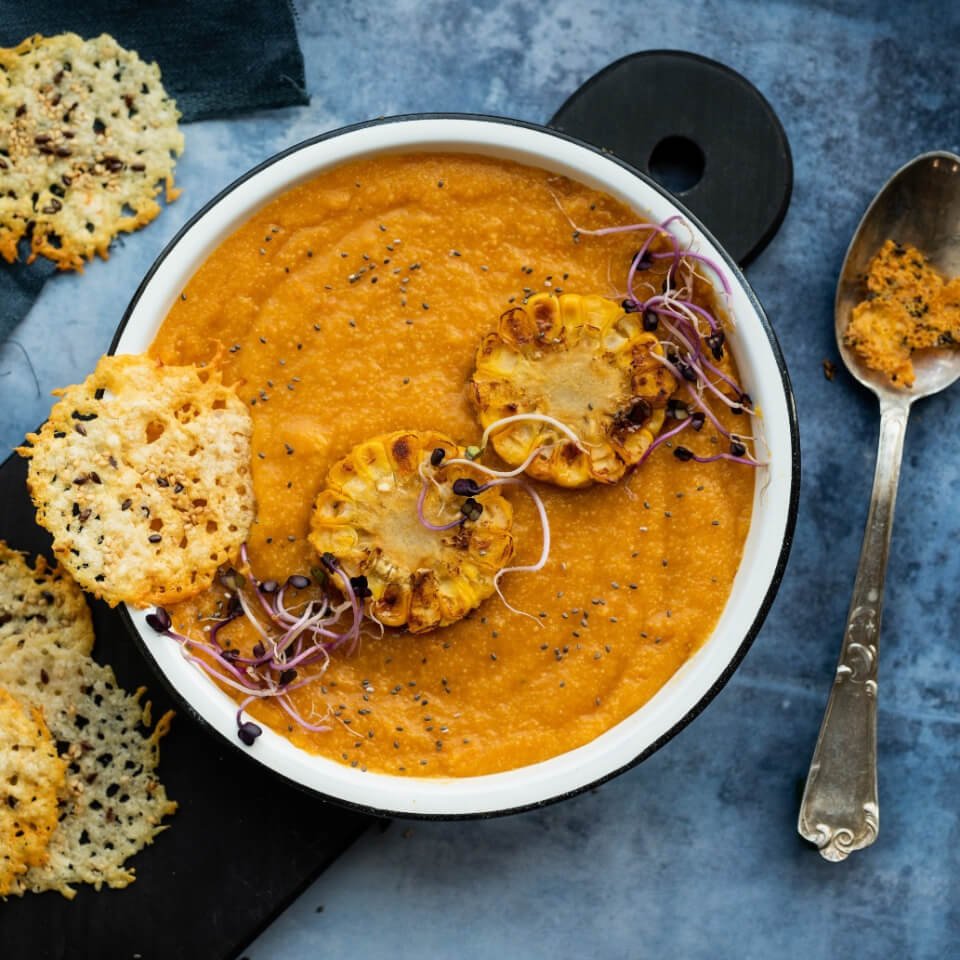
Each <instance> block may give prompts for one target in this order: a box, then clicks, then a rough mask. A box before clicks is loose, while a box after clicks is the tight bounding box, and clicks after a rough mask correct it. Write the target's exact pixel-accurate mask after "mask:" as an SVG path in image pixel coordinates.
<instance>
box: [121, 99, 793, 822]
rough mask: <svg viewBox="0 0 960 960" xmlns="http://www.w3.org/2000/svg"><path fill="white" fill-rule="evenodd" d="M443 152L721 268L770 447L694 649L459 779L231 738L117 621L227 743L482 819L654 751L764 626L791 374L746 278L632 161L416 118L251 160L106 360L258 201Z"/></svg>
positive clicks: (172, 647) (370, 797) (223, 717)
mask: <svg viewBox="0 0 960 960" xmlns="http://www.w3.org/2000/svg"><path fill="white" fill-rule="evenodd" d="M413 151H450V152H463V153H472V154H483V155H487V156H494V157H501V158H504V159H508V160H514V161H518V162H520V163H525V164H529V165H532V166H537V167H541V168H544V169H547V170H550V171H553V172H555V173H558V174H566V175H567V176H570V177H572V178H575V179H577V180H579V181H581V182H582V183H585V184H587V185H588V186H590V187H593V188H596V189H598V190H602V191H605V192H607V193H609V194H611V195H612V196H614V197H616V198H617V199H618V200H621V201H622V202H624V203H626V204H628V205H629V206H631V207H633V208H634V209H636V210H638V211H641V212H643V213H645V214H647V215H649V216H650V217H651V218H652V219H653V220H664V219H666V218H667V217H668V216H670V215H671V214H672V213H676V212H680V213H682V214H683V216H684V217H685V218H686V220H687V221H688V223H689V224H690V225H691V228H692V230H693V234H694V244H693V247H694V249H696V250H699V251H700V252H702V253H704V254H706V255H707V256H710V257H712V258H714V259H715V260H717V261H719V262H721V263H724V264H725V265H726V267H727V275H728V278H729V280H730V283H731V285H732V287H733V297H732V303H731V309H732V314H733V316H734V318H735V321H736V330H735V332H733V333H732V334H731V337H730V339H731V344H732V348H733V351H734V354H735V356H736V360H737V363H738V364H739V367H740V371H741V376H742V380H743V382H744V383H746V384H748V385H749V389H750V393H751V396H752V397H753V399H754V401H755V402H756V403H757V404H758V406H759V407H760V408H761V409H762V410H763V430H764V434H765V437H766V441H767V444H768V446H769V450H770V460H771V465H770V466H769V467H767V468H765V469H766V472H767V476H766V477H765V478H763V479H762V481H761V482H760V483H758V484H757V490H756V494H755V497H754V505H753V522H752V524H751V527H750V533H749V536H748V537H747V542H746V546H745V549H744V555H743V561H742V563H741V565H740V569H739V571H738V573H737V576H736V579H735V581H734V585H733V591H732V593H731V595H730V598H729V600H728V601H727V604H726V607H725V608H724V611H723V614H722V616H721V617H720V621H719V622H718V624H717V626H716V629H715V630H714V631H713V633H712V635H711V636H710V638H709V639H708V640H707V641H706V643H704V645H703V646H702V648H701V649H700V650H699V651H698V652H697V653H696V654H694V656H693V657H691V658H690V660H689V661H687V662H686V663H685V664H684V665H683V667H681V669H680V670H679V671H678V672H677V673H676V674H675V675H674V676H673V677H672V678H671V679H670V681H669V682H668V683H667V684H666V685H665V686H664V687H663V688H662V689H661V690H660V691H659V693H657V694H656V696H654V697H653V699H652V700H650V701H649V702H648V703H646V704H645V705H644V706H643V707H642V708H641V709H639V710H637V711H636V712H635V713H634V714H632V715H631V716H629V717H627V718H626V719H625V720H623V721H622V722H621V723H619V724H617V725H616V726H615V727H613V728H612V729H610V730H608V731H607V732H606V733H604V734H602V735H601V736H599V737H597V738H596V739H595V740H593V741H591V742H590V743H588V744H586V745H584V746H582V747H579V748H577V749H575V750H571V751H569V752H568V753H563V754H561V755H559V756H557V757H554V758H552V759H550V760H546V761H543V762H542V763H536V764H533V765H531V766H526V767H522V768H520V769H517V770H511V771H509V772H505V773H496V774H490V775H485V776H477V777H466V778H458V779H435V778H416V777H395V776H390V775H386V774H377V773H363V772H361V771H360V770H359V769H354V768H351V767H349V766H346V765H342V764H339V763H335V762H333V761H331V760H327V759H325V758H322V757H317V756H312V755H310V754H308V753H305V752H303V751H301V750H299V749H297V748H296V747H294V746H293V745H292V744H291V743H290V742H289V741H288V740H286V739H284V738H283V737H282V736H279V735H278V734H275V733H273V732H272V731H270V730H265V731H264V733H263V735H262V736H261V737H260V738H259V739H258V740H257V741H256V742H255V744H254V746H253V747H252V748H246V747H244V746H242V745H241V744H240V742H239V740H238V739H237V735H236V723H235V719H234V713H235V710H236V704H235V703H234V702H233V700H231V699H230V698H229V697H227V696H226V695H225V694H224V693H222V692H221V691H220V690H219V689H217V688H216V687H215V686H214V685H213V683H212V682H211V681H209V680H208V679H207V677H206V676H205V675H204V674H203V673H201V672H200V671H199V670H197V669H196V668H195V667H193V666H191V665H190V664H189V663H188V662H187V661H185V660H184V659H183V657H182V656H181V655H180V648H179V646H178V645H177V644H175V643H173V642H171V641H170V640H169V639H168V638H166V637H163V636H158V635H157V634H156V633H155V632H154V631H152V630H151V629H150V628H149V627H148V626H147V625H146V623H145V612H144V611H138V610H133V609H127V611H126V618H127V620H128V622H129V624H130V626H131V628H132V629H133V630H134V632H135V635H136V637H137V639H138V641H139V643H140V644H141V646H142V648H143V649H144V651H145V652H146V654H147V656H148V658H149V659H151V660H152V661H153V662H154V664H155V665H156V667H157V668H158V669H159V671H160V672H161V674H162V676H163V677H164V678H165V679H166V681H167V682H168V684H169V685H170V686H171V687H172V688H173V691H174V692H175V694H176V695H177V697H178V698H179V699H180V700H181V701H182V702H183V703H184V705H185V706H186V707H187V708H188V709H189V710H191V711H192V712H194V713H195V714H196V715H198V716H199V717H200V718H201V719H202V720H203V721H205V722H206V723H207V724H208V725H209V726H210V727H212V728H213V729H214V730H215V731H216V732H217V733H218V734H219V735H220V736H222V737H224V738H225V739H226V741H227V742H228V743H230V744H231V745H234V746H235V747H236V748H237V749H240V750H243V751H244V752H245V753H247V754H248V755H249V756H250V758H251V759H252V760H254V761H256V762H258V763H261V764H263V765H264V766H265V767H268V768H269V769H270V770H272V771H274V772H275V773H277V774H279V775H281V776H283V777H285V778H287V779H288V780H291V781H294V782H295V783H297V784H300V785H302V786H304V787H307V788H309V789H311V790H314V791H317V792H318V793H320V794H322V795H323V796H325V797H328V798H331V799H334V800H337V801H339V802H342V803H347V804H350V805H355V806H358V807H362V808H364V809H368V810H372V811H375V812H377V813H391V814H405V815H417V816H440V817H457V816H482V815H491V814H497V813H505V812H510V811H516V810H521V809H525V808H529V807H532V806H536V805H539V804H543V803H546V802H549V801H552V800H557V799H560V798H562V797H565V796H569V795H570V794H573V793H576V792H578V791H580V790H583V789H585V788H587V787H589V786H592V785H594V784H597V783H599V782H601V781H603V780H605V779H607V778H609V777H611V776H613V775H614V774H616V773H618V772H620V771H622V770H623V769H625V768H626V767H629V766H631V765H632V764H634V763H636V762H638V761H639V760H642V759H643V758H645V757H647V756H649V755H650V754H651V753H652V752H653V751H654V750H656V749H657V748H658V747H660V746H662V745H663V744H664V743H665V742H666V741H667V740H668V739H669V738H670V737H671V736H672V735H673V734H675V733H676V732H677V731H678V730H679V729H681V728H682V727H683V726H684V725H686V724H687V723H688V722H689V721H690V720H691V719H693V718H694V717H695V716H696V715H697V714H698V713H699V712H700V711H701V710H702V709H703V708H704V706H706V704H707V703H708V702H709V701H710V699H711V698H712V697H713V696H714V695H715V694H716V693H717V691H718V690H719V689H720V687H722V686H723V684H724V683H725V682H726V681H727V680H728V679H729V677H730V676H731V674H732V673H733V671H734V670H735V669H736V667H737V665H738V663H739V662H740V660H741V659H742V657H743V656H744V654H745V653H746V651H747V648H748V647H749V645H750V643H751V642H752V640H753V638H754V637H755V635H756V633H757V631H758V630H759V628H760V625H761V623H762V622H763V619H764V617H765V615H766V613H767V610H768V608H769V606H770V604H771V602H772V600H773V596H774V594H775V592H776V589H777V587H778V585H779V581H780V577H781V576H782V574H783V569H784V566H785V564H786V559H787V554H788V551H789V546H790V541H791V537H792V533H793V525H794V521H795V517H796V508H797V496H798V488H799V479H800V477H799V444H798V439H797V422H796V412H795V410H794V406H793V398H792V394H791V390H790V384H789V380H788V377H787V371H786V368H785V366H784V362H783V358H782V356H781V354H780V350H779V347H778V345H777V342H776V339H775V337H774V334H773V332H772V330H771V329H770V326H769V324H768V322H767V320H766V318H765V317H764V315H763V311H762V309H761V307H760V304H759V303H758V302H757V299H756V297H755V296H754V294H753V293H752V291H751V290H750V288H749V287H748V286H747V283H746V281H745V280H744V278H743V276H742V274H741V273H740V271H739V270H738V269H737V267H736V265H735V264H734V263H733V262H732V261H731V260H730V258H729V257H728V256H727V255H726V254H725V252H724V251H723V250H722V249H721V248H720V247H719V246H718V244H717V243H716V241H715V240H714V239H713V238H712V237H711V236H710V234H709V233H708V232H707V231H706V230H705V229H704V228H703V227H702V226H701V225H700V224H699V223H698V222H697V220H696V218H695V217H693V216H692V215H691V214H690V213H689V212H688V211H686V210H684V209H683V208H681V207H679V206H678V204H677V203H676V202H675V201H674V200H673V199H672V198H671V197H670V196H669V195H668V194H667V193H666V192H665V191H664V190H662V189H661V188H660V187H658V186H657V185H656V184H655V183H653V182H652V181H650V180H648V179H646V178H645V177H643V176H642V175H640V174H638V173H637V172H636V171H635V170H633V169H632V168H631V167H628V166H627V165H626V164H624V163H621V162H620V161H618V160H616V159H614V158H613V157H611V156H609V155H605V154H603V153H601V152H600V151H598V150H596V149H594V148H593V147H590V146H588V145H586V144H583V143H580V142H578V141H576V140H573V139H571V138H569V137H566V136H563V135H561V134H558V133H555V132H553V131H550V130H547V129H545V128H542V127H536V126H533V125H529V124H524V123H518V122H516V121H512V120H501V119H497V118H488V117H474V116H446V115H445V116H432V115H430V116H415V117H398V118H392V119H386V120H379V121H374V122H371V123H367V124H361V125H358V126H354V127H348V128H345V129H342V130H337V131H334V132H332V133H329V134H326V135H324V136H321V137H318V138H316V139H314V140H309V141H307V142H305V143H301V144H299V145H297V146H295V147H292V148H291V149H289V150H287V151H285V152H284V153H282V154H280V155H278V156H276V157H273V158H272V159H270V160H268V161H266V162H265V163H263V164H261V165H260V166H259V167H257V168H256V169H254V170H252V171H251V172H250V173H248V174H246V175H245V176H244V177H241V178H240V179H239V180H237V181H236V182H235V183H234V184H232V185H231V186H230V187H228V188H227V189H226V190H224V191H223V192H222V193H221V194H220V195H219V196H217V197H216V198H214V199H213V200H212V201H211V202H210V203H209V204H208V205H207V206H206V207H204V209H203V210H201V211H200V212H199V213H198V214H197V215H196V216H195V217H194V218H193V219H192V220H191V221H190V223H188V224H187V225H186V226H185V227H184V228H183V230H182V231H181V232H180V233H179V234H178V235H177V236H176V237H175V238H174V240H173V241H172V242H171V243H170V245H169V246H168V247H167V248H166V250H164V252H163V253H162V254H161V256H160V257H159V258H158V260H157V262H156V263H155V264H154V266H153V267H152V269H151V270H150V272H149V273H148V274H147V276H146V278H145V279H144V281H143V283H142V284H141V286H140V289H139V290H138V291H137V293H136V295H135V296H134V298H133V301H132V302H131V304H130V306H129V308H128V309H127V312H126V314H125V317H124V320H123V323H122V324H121V327H120V329H119V330H118V333H117V337H116V339H115V341H114V345H113V349H114V351H115V352H117V353H138V352H141V351H143V350H146V349H147V347H148V346H149V344H150V342H151V340H152V339H153V337H154V334H155V333H156V331H157V329H158V327H159V326H160V324H161V322H162V321H163V319H164V317H165V316H166V314H167V312H168V310H169V309H170V307H171V305H172V304H173V302H174V299H175V298H176V297H177V296H178V295H179V293H180V291H181V290H182V289H183V288H184V286H185V285H186V283H187V281H188V279H189V278H190V276H191V275H192V274H193V272H194V271H195V270H196V269H197V267H198V266H199V265H200V264H201V263H202V262H203V261H204V260H205V258H206V257H207V256H208V255H209V254H210V253H211V252H212V251H213V250H214V249H215V248H216V247H217V245H218V244H219V243H220V242H221V241H222V240H223V239H224V238H225V237H227V236H228V235H229V234H230V233H231V232H232V231H234V230H235V229H236V228H238V227H239V226H240V225H241V224H243V223H244V222H245V221H246V220H247V219H248V218H249V217H250V216H251V215H252V214H253V213H254V211H256V210H257V209H258V208H260V207H261V206H263V205H264V204H266V203H268V202H269V201H271V200H272V199H273V198H274V197H276V196H277V195H278V194H281V193H283V192H284V191H286V190H289V189H290V188H291V187H293V186H294V185H296V184H298V183H300V182H302V181H304V180H307V179H310V178H311V177H314V176H316V175H317V174H319V173H321V172H323V171H324V170H327V169H329V168H330V167H333V166H335V165H338V164H341V163H344V162H346V161H349V160H354V159H357V158H359V157H365V156H369V155H371V154H376V153H382V152H413Z"/></svg>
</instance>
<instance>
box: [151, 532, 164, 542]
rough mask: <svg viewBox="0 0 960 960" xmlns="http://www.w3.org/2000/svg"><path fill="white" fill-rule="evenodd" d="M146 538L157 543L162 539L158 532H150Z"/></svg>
mask: <svg viewBox="0 0 960 960" xmlns="http://www.w3.org/2000/svg"><path fill="white" fill-rule="evenodd" d="M147 539H148V540H149V541H150V542H151V543H159V542H160V541H161V540H162V539H163V537H162V536H161V535H160V534H159V533H151V534H150V536H149V537H147Z"/></svg>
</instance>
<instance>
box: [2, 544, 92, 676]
mask: <svg viewBox="0 0 960 960" xmlns="http://www.w3.org/2000/svg"><path fill="white" fill-rule="evenodd" d="M31 638H32V639H34V640H39V641H41V642H50V643H52V644H53V645H54V646H56V647H59V648H72V649H76V650H79V651H80V652H81V653H86V654H89V653H90V651H91V650H92V649H93V622H92V621H91V619H90V608H89V607H88V606H87V601H86V598H85V597H84V595H83V592H82V591H81V590H80V588H79V587H78V586H77V584H76V583H75V582H74V581H73V579H72V578H71V577H70V576H69V575H68V574H66V573H65V572H64V571H63V570H61V569H59V568H57V567H50V566H49V565H48V564H47V561H46V558H45V557H42V556H40V557H37V559H36V561H35V566H34V567H31V566H30V564H29V562H28V561H27V559H26V555H25V554H23V553H20V552H19V551H17V550H11V549H10V548H9V547H8V546H7V545H6V544H5V543H4V542H3V541H2V540H0V660H3V659H5V658H6V657H7V656H8V655H9V654H10V653H11V652H12V651H13V650H16V649H18V648H20V647H22V646H23V645H24V643H26V642H27V640H28V639H31Z"/></svg>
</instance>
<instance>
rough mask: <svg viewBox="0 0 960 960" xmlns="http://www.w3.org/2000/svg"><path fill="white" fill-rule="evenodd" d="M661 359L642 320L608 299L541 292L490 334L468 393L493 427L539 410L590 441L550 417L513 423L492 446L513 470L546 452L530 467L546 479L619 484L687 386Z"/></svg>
mask: <svg viewBox="0 0 960 960" xmlns="http://www.w3.org/2000/svg"><path fill="white" fill-rule="evenodd" d="M654 353H658V354H662V349H661V347H660V344H659V342H658V341H657V338H656V337H655V336H653V335H652V334H650V333H647V332H645V331H644V329H643V321H642V315H641V314H637V313H629V314H628V313H626V312H625V311H624V310H623V309H622V308H621V307H620V305H619V304H618V303H616V302H615V301H613V300H607V299H606V298H604V297H598V296H581V295H579V294H573V293H564V294H560V295H559V296H558V295H555V294H549V293H538V294H535V295H534V296H532V297H531V298H530V299H529V301H528V302H527V304H526V305H525V306H522V307H515V308H513V309H512V310H508V311H507V312H506V313H504V314H503V315H502V316H501V317H500V323H499V325H498V328H497V330H496V332H495V333H490V334H488V335H487V336H486V337H485V338H484V340H483V342H482V343H481V344H480V348H479V350H478V351H477V360H476V369H475V370H474V373H473V376H472V378H471V380H470V383H469V387H468V390H469V393H470V395H471V399H472V400H473V403H474V406H475V407H476V410H477V413H478V416H479V419H480V423H481V425H482V426H483V427H484V429H486V428H487V427H489V426H490V425H491V424H494V423H496V422H497V421H498V420H502V419H504V418H506V417H515V416H517V415H518V414H524V413H537V414H544V415H546V416H549V417H552V418H553V419H555V420H558V421H560V422H561V423H562V424H564V425H565V426H566V427H568V428H569V429H570V430H572V431H573V432H574V433H575V434H576V435H577V436H578V437H579V438H580V440H581V441H582V443H581V444H580V445H579V446H578V445H577V444H575V443H573V442H572V441H571V440H570V439H569V438H567V437H566V436H564V434H563V433H561V432H560V431H559V430H558V429H557V428H556V427H555V426H553V425H551V424H549V423H544V422H541V421H535V420H530V421H524V420H521V421H515V422H513V423H509V424H506V425H504V427H503V428H502V429H500V430H496V431H495V432H494V433H493V434H492V436H491V442H492V444H493V447H494V449H495V450H496V452H497V454H498V455H499V456H500V457H501V458H502V459H503V460H505V461H506V462H507V463H508V464H510V465H511V466H519V465H520V464H521V463H523V462H524V460H526V459H527V457H529V456H530V455H531V454H532V453H533V452H534V450H536V449H537V448H541V449H542V453H541V455H540V456H537V457H535V458H534V460H533V461H532V463H531V464H530V466H529V467H528V468H527V473H529V474H530V475H531V476H533V477H536V478H537V479H538V480H546V481H548V482H550V483H555V484H557V485H558V486H561V487H585V486H589V485H590V484H591V483H594V482H599V483H616V482H617V481H618V480H619V479H620V478H621V477H622V476H623V475H624V473H625V472H626V470H627V468H628V467H630V466H632V465H633V464H635V463H637V462H638V461H639V460H640V458H641V457H642V456H643V453H644V451H645V450H646V449H647V447H649V446H650V444H651V443H652V442H653V440H654V438H655V437H656V435H657V434H658V433H659V432H660V429H661V428H662V426H663V422H664V418H665V416H666V403H667V399H668V398H669V396H670V394H672V393H673V392H674V390H676V387H677V383H676V380H675V379H674V377H673V376H672V374H671V373H670V372H669V371H668V370H667V369H666V368H665V367H664V366H663V365H662V364H660V363H659V362H658V361H657V360H656V359H654V357H653V356H652V354H654Z"/></svg>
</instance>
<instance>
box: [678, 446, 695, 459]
mask: <svg viewBox="0 0 960 960" xmlns="http://www.w3.org/2000/svg"><path fill="white" fill-rule="evenodd" d="M673 455H674V456H675V457H676V458H677V459H678V460H684V461H686V460H692V459H693V451H692V450H688V449H687V448H686V447H676V448H675V449H674V451H673Z"/></svg>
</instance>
